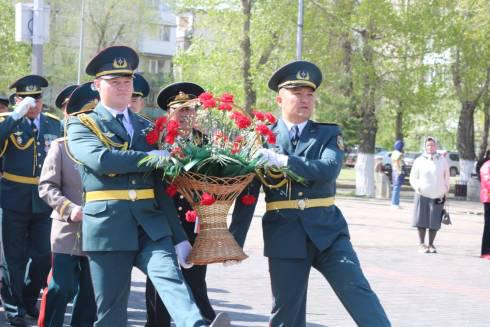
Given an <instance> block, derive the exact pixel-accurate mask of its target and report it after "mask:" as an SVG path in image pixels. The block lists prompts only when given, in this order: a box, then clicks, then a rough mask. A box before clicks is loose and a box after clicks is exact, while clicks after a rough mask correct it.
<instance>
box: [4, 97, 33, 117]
mask: <svg viewBox="0 0 490 327" xmlns="http://www.w3.org/2000/svg"><path fill="white" fill-rule="evenodd" d="M35 106H36V100H34V98H31V97H25V98H24V99H22V101H21V102H20V103H19V104H18V105H16V106H15V109H14V111H13V112H12V114H11V115H10V116H11V117H12V118H13V119H15V120H19V119H21V118H22V117H24V116H25V115H26V113H27V112H28V111H29V109H31V108H34V107H35Z"/></svg>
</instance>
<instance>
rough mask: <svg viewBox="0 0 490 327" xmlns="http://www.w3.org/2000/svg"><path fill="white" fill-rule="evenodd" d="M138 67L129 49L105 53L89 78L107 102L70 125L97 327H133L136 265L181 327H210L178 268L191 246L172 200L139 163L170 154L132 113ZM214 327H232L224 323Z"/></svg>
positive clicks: (95, 60)
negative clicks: (154, 143) (148, 136)
mask: <svg viewBox="0 0 490 327" xmlns="http://www.w3.org/2000/svg"><path fill="white" fill-rule="evenodd" d="M138 62H139V58H138V55H137V54H136V52H135V51H134V50H133V49H131V48H129V47H125V46H113V47H109V48H107V49H104V50H102V51H101V52H99V53H98V54H97V55H96V56H95V57H94V58H93V59H92V60H91V61H90V62H89V64H88V65H87V68H86V72H87V74H89V75H91V76H95V80H94V85H95V88H96V89H97V91H98V92H99V95H100V102H99V104H98V105H97V106H96V107H95V109H94V110H93V111H91V112H87V113H81V114H78V115H77V116H76V118H74V119H70V122H69V124H68V146H69V150H70V152H71V153H72V155H73V156H74V158H75V159H76V160H77V161H78V162H79V163H80V173H81V178H82V185H83V190H84V200H85V203H84V205H83V224H82V230H83V250H84V252H85V253H86V254H87V256H88V258H89V265H90V272H91V275H92V282H93V285H94V292H95V298H96V302H97V321H96V322H95V325H94V326H97V327H102V326H104V327H106V326H107V327H113V326H118V327H120V326H126V325H127V322H128V321H127V303H128V297H129V289H130V285H131V270H132V268H133V266H136V267H138V268H139V269H140V270H141V271H143V272H144V273H145V274H147V275H148V276H149V278H150V279H151V280H152V282H153V284H154V285H155V288H156V290H157V292H158V294H159V295H160V297H161V298H162V300H163V302H164V303H165V306H166V307H167V309H168V311H169V312H170V315H171V316H172V318H173V319H174V321H175V323H176V325H177V326H189V327H191V326H192V327H197V326H207V325H208V324H207V323H206V322H205V321H204V320H203V318H202V316H201V314H200V313H199V309H198V308H197V306H196V304H195V302H194V299H193V297H192V294H191V292H190V290H189V288H188V287H187V285H186V284H185V283H184V281H183V276H182V272H181V271H180V269H179V264H178V262H180V263H181V264H185V263H186V259H187V255H188V253H189V252H190V249H191V246H190V244H189V242H188V241H187V238H186V236H185V233H184V231H183V229H182V227H181V226H180V224H179V223H178V218H177V214H176V211H175V208H174V206H173V203H172V200H171V199H170V198H169V197H168V196H167V195H166V194H165V191H164V189H163V182H162V176H161V174H160V173H157V172H155V171H154V170H153V169H152V168H151V167H149V166H147V165H141V164H140V162H141V160H142V159H143V158H146V157H147V156H148V155H153V156H154V157H156V158H157V159H160V158H167V157H168V156H169V154H168V152H166V151H163V150H156V149H155V147H154V146H152V145H149V144H148V143H147V142H146V139H145V133H146V131H148V130H149V129H151V128H152V126H151V123H150V122H148V121H147V120H146V119H144V118H142V117H141V116H139V115H137V114H135V113H133V112H132V111H131V110H129V109H128V103H129V102H130V99H131V95H132V93H133V73H134V71H135V70H136V68H137V66H138ZM173 242H174V243H175V244H176V246H175V248H174V245H173ZM211 326H216V327H218V326H220V327H221V326H226V325H225V324H222V321H220V320H219V319H218V318H217V319H216V320H215V321H213V323H211Z"/></svg>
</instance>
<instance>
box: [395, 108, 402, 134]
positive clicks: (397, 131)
mask: <svg viewBox="0 0 490 327" xmlns="http://www.w3.org/2000/svg"><path fill="white" fill-rule="evenodd" d="M395 140H403V104H402V102H401V101H399V103H398V110H397V111H396V120H395Z"/></svg>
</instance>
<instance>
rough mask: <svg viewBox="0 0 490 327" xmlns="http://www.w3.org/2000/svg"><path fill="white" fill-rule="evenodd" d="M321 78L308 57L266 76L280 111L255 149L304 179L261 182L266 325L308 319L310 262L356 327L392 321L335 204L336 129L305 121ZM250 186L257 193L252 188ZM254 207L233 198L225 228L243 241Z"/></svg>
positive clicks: (339, 146) (339, 154)
mask: <svg viewBox="0 0 490 327" xmlns="http://www.w3.org/2000/svg"><path fill="white" fill-rule="evenodd" d="M321 81H322V74H321V71H320V70H319V69H318V67H317V66H316V65H314V64H313V63H310V62H307V61H295V62H292V63H289V64H287V65H285V66H283V67H282V68H280V69H279V70H277V71H276V72H275V73H274V74H273V75H272V77H271V78H270V80H269V88H270V89H272V90H274V91H276V92H278V94H277V96H276V103H277V104H278V105H279V107H280V108H281V112H282V118H281V119H279V120H278V121H277V122H276V123H275V124H274V125H273V126H272V130H273V132H274V133H276V134H277V143H276V144H277V145H276V146H275V148H270V149H261V150H259V154H260V156H261V157H262V160H263V161H264V162H266V163H267V164H268V165H269V166H276V167H287V168H288V169H290V170H291V171H292V172H294V173H296V174H297V175H299V176H302V177H303V178H304V179H305V180H306V182H307V185H302V184H299V183H295V182H291V183H289V185H285V186H283V187H278V188H269V187H264V190H265V200H266V213H265V215H264V217H263V219H262V230H263V234H264V235H263V236H264V254H265V256H267V257H268V259H269V273H270V280H271V286H272V294H273V297H274V299H273V307H272V314H271V318H270V326H272V327H277V326H294V327H302V326H305V325H306V294H307V286H308V277H309V274H310V269H311V267H313V268H315V269H317V270H318V271H319V272H320V273H321V274H322V275H323V276H324V277H325V278H326V279H327V280H328V282H329V283H330V285H331V287H332V288H333V290H334V291H335V293H336V294H337V296H338V297H339V299H340V300H341V302H342V304H343V305H344V306H345V308H346V309H347V311H348V312H349V314H350V315H351V317H352V318H353V319H354V321H355V322H356V323H357V325H358V326H376V327H381V326H390V322H389V321H388V318H387V317H386V314H385V312H384V310H383V308H382V306H381V304H380V302H379V300H378V298H377V296H376V294H375V293H374V292H373V291H372V290H371V288H370V286H369V283H368V281H367V280H366V278H365V277H364V275H363V273H362V270H361V266H360V263H359V260H358V258H357V256H356V253H355V252H354V249H353V248H352V244H351V242H350V240H349V231H348V227H347V223H346V221H345V219H344V217H343V215H342V213H341V212H340V210H339V209H338V208H337V207H336V206H335V200H334V197H335V181H336V179H337V176H338V174H339V172H340V169H341V167H342V162H343V157H344V146H343V142H342V135H341V131H340V128H339V127H338V126H337V125H334V124H320V123H317V122H314V121H312V120H310V118H311V115H312V114H313V109H314V105H315V90H316V89H317V88H318V86H319V85H320V83H321ZM272 175H274V174H269V175H268V176H267V175H266V176H265V177H264V179H263V181H264V182H265V183H267V184H269V185H270V186H272V184H275V183H276V182H278V180H276V179H273V178H272ZM276 177H277V176H276ZM251 189H255V191H254V193H256V195H257V194H258V189H259V188H258V187H255V188H254V187H251ZM253 211H254V208H253V206H250V207H245V206H243V205H242V204H241V203H240V202H237V204H236V207H235V210H234V212H233V218H232V219H233V220H232V224H231V226H230V230H231V231H232V233H233V234H234V235H235V237H236V239H237V241H238V242H239V244H241V245H243V243H244V241H245V236H246V233H247V230H248V228H249V226H250V221H251V218H252V214H253Z"/></svg>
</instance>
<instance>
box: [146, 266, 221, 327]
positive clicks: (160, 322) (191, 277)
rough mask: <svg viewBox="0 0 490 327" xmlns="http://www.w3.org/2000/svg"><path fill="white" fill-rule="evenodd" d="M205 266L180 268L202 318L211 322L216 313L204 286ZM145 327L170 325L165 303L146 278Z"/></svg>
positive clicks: (168, 326)
mask: <svg viewBox="0 0 490 327" xmlns="http://www.w3.org/2000/svg"><path fill="white" fill-rule="evenodd" d="M206 270H207V266H193V267H192V268H190V269H182V274H183V275H184V279H185V282H186V283H187V285H189V287H190V289H191V291H192V295H193V296H194V299H195V300H196V304H197V307H198V308H199V311H200V312H201V315H202V316H203V318H204V320H206V321H207V322H211V321H213V320H214V318H215V317H216V313H215V312H214V310H213V307H212V306H211V303H210V302H209V298H208V289H207V286H206ZM145 296H146V314H147V322H146V327H170V315H169V313H168V311H167V309H166V308H165V305H164V304H163V302H162V299H160V296H158V293H157V292H156V290H155V287H154V286H153V284H152V282H151V281H150V279H148V278H147V279H146V294H145Z"/></svg>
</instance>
